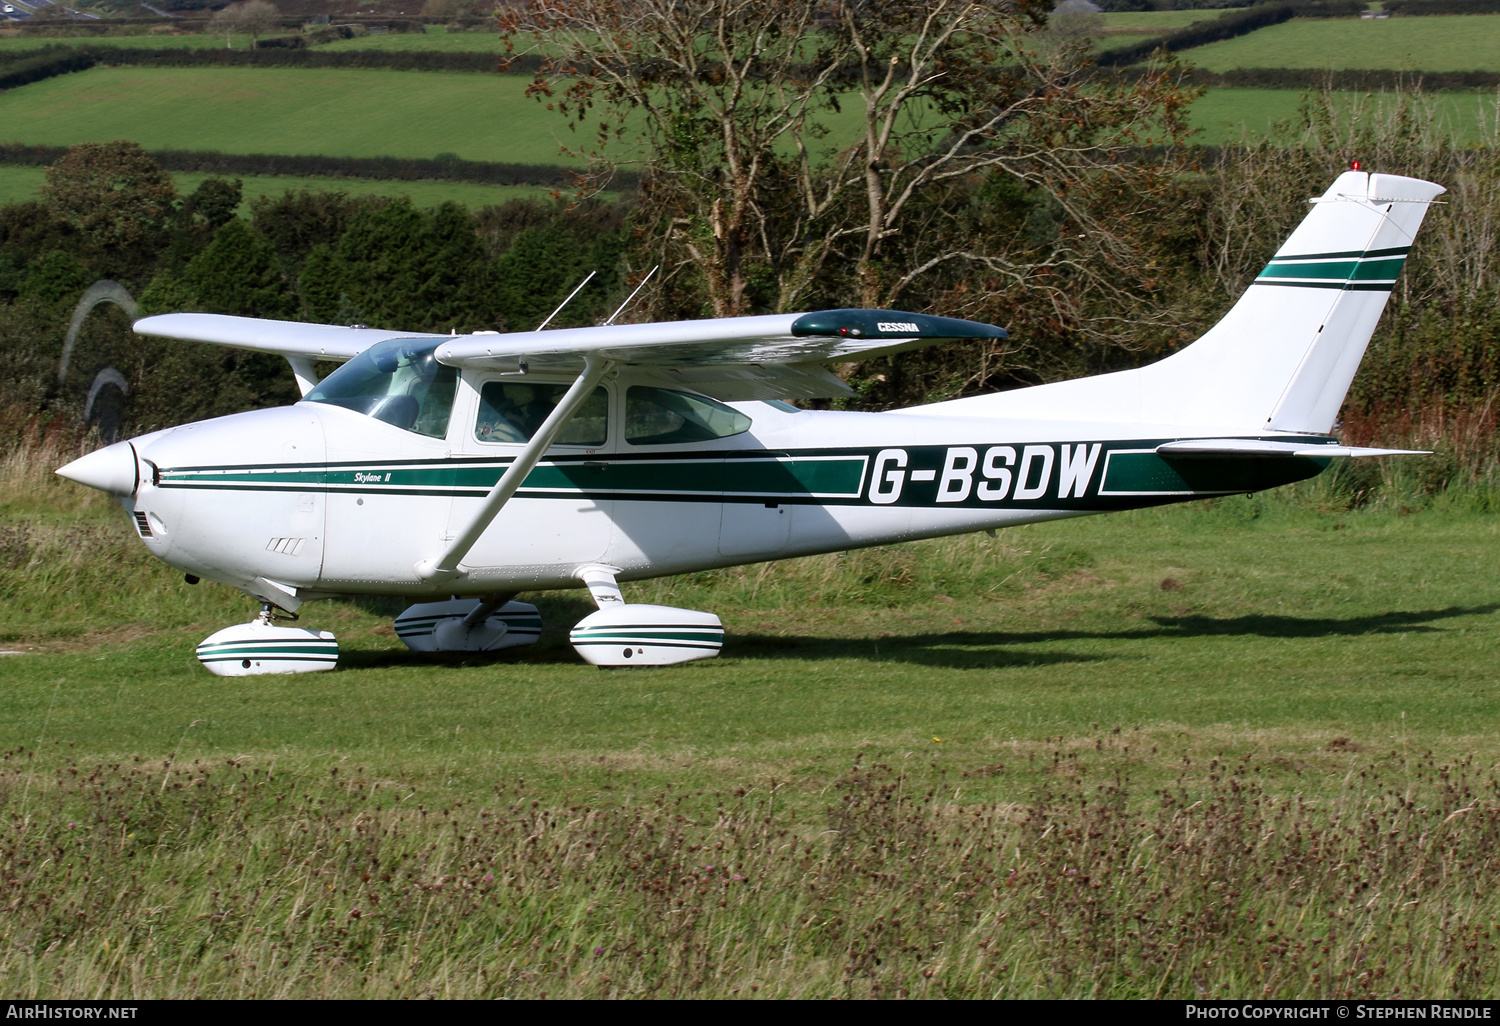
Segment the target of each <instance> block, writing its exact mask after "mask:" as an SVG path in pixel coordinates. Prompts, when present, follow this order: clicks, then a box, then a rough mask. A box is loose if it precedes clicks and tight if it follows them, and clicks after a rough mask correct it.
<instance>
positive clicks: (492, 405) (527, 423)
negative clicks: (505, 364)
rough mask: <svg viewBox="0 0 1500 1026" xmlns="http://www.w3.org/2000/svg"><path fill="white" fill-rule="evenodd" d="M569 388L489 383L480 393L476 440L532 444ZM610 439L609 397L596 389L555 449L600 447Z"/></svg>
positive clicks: (564, 428) (513, 382)
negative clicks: (559, 447) (581, 446)
mask: <svg viewBox="0 0 1500 1026" xmlns="http://www.w3.org/2000/svg"><path fill="white" fill-rule="evenodd" d="M569 387H570V386H568V385H547V384H538V383H535V382H530V381H490V382H487V383H486V384H485V385H484V387H483V388H481V389H480V390H479V416H478V418H477V419H476V420H475V422H474V437H475V438H477V439H479V440H480V441H481V442H501V443H506V444H511V445H521V444H524V443H526V442H529V441H531V436H532V435H534V434H536V432H537V429H538V428H540V427H541V426H542V422H543V421H545V420H546V419H547V416H548V414H550V413H551V412H552V409H553V407H555V406H556V405H557V404H558V403H559V402H561V401H562V397H563V396H564V395H566V394H567V392H568V388H569ZM608 435H609V393H608V392H607V391H606V390H604V389H602V388H596V389H594V394H593V395H591V396H589V397H588V398H587V399H585V400H584V401H583V405H582V406H580V407H579V408H578V411H577V412H576V413H574V414H573V419H572V420H570V421H568V423H566V424H564V425H563V429H562V431H561V432H560V433H559V434H558V436H557V440H556V441H555V442H554V443H553V444H554V445H587V446H600V445H603V444H604V441H605V438H606V437H607V436H608Z"/></svg>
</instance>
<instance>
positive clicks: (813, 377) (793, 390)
mask: <svg viewBox="0 0 1500 1026" xmlns="http://www.w3.org/2000/svg"><path fill="white" fill-rule="evenodd" d="M135 330H136V331H137V332H138V333H140V334H143V335H158V336H162V337H165V338H180V339H192V340H195V341H199V342H213V343H218V344H220V345H228V346H236V347H239V348H242V349H254V350H257V351H259V352H265V353H280V354H281V355H283V356H285V357H286V358H287V359H288V361H290V362H291V363H292V367H293V370H294V371H296V372H297V375H298V380H299V383H301V382H302V380H303V378H304V372H305V373H306V374H308V375H310V373H311V361H313V360H347V359H349V358H351V357H353V356H356V355H358V354H359V353H360V352H362V351H363V350H365V349H367V348H369V347H370V346H371V345H374V344H375V343H377V342H383V341H387V340H390V339H397V338H413V339H440V340H442V342H441V344H440V345H439V346H438V348H437V358H438V360H439V362H441V363H445V364H448V365H450V366H455V367H475V368H484V367H493V368H496V369H507V370H508V369H519V367H520V366H521V365H523V364H524V365H526V366H527V367H528V368H535V369H546V370H558V371H564V372H566V373H570V374H575V375H576V374H578V373H579V372H580V371H581V370H582V368H583V366H584V361H585V359H586V358H594V359H599V360H609V361H612V362H615V363H618V364H624V365H628V366H632V367H637V368H641V369H643V370H644V371H645V373H646V375H648V376H651V377H655V378H657V379H658V380H660V381H661V382H663V383H664V384H677V385H682V386H686V387H688V388H692V389H694V390H696V391H699V392H703V393H705V394H707V395H711V396H714V397H715V398H718V399H725V400H729V401H735V400H744V399H793V398H800V399H811V398H820V397H826V396H834V395H846V394H848V393H849V392H850V389H849V387H848V386H847V385H845V384H844V383H843V382H842V381H840V380H839V379H838V377H837V376H835V375H834V374H832V373H831V372H829V371H828V370H827V369H826V368H824V367H823V366H822V365H823V364H825V363H833V362H838V361H845V360H853V359H869V358H871V357H875V356H882V355H885V354H888V353H895V352H900V351H902V350H905V349H913V348H916V347H919V346H928V345H933V344H934V343H938V342H947V341H953V340H955V339H966V338H994V339H1000V338H1005V337H1007V336H1006V333H1005V329H1003V328H997V327H995V326H994V325H990V324H981V323H979V322H977V321H964V320H957V319H955V318H951V317H932V316H928V315H926V314H914V313H903V312H899V311H892V310H824V311H820V312H817V313H804V314H770V315H764V316H757V317H720V318H713V319H707V320H698V321H668V322H662V323H657V324H617V325H601V326H598V327H592V328H560V329H556V330H552V331H527V332H512V333H509V334H496V333H481V334H473V335H451V336H450V335H430V334H423V333H420V332H399V331H387V330H381V329H371V328H346V327H339V326H336V325H328V324H302V323H299V322H294V321H270V320H258V319H256V318H251V317H227V316H221V315H217V314H163V315H159V316H156V317H147V318H144V319H143V320H140V321H137V322H136V324H135ZM299 364H300V365H301V366H299ZM309 387H310V386H309ZM303 391H304V394H306V391H307V389H306V388H304V390H303Z"/></svg>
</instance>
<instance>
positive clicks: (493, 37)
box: [0, 25, 500, 53]
mask: <svg viewBox="0 0 1500 1026" xmlns="http://www.w3.org/2000/svg"><path fill="white" fill-rule="evenodd" d="M272 34H274V33H272ZM231 42H232V44H233V45H232V48H233V49H235V50H245V49H249V48H250V43H251V39H250V37H249V36H247V35H240V34H236V35H234V36H232V37H231ZM57 44H61V45H66V46H123V47H129V48H140V49H161V48H163V47H184V48H188V49H194V50H199V49H202V50H214V49H222V48H224V35H223V33H219V32H203V33H183V34H181V35H139V36H125V35H110V36H94V35H82V34H80V35H73V36H68V35H59V36H38V35H32V34H26V35H21V34H17V35H4V34H0V50H35V49H37V48H38V47H43V46H50V45H57ZM318 49H319V50H398V51H426V52H430V53H470V52H476V53H491V52H499V49H500V35H499V33H496V32H453V33H450V32H448V30H447V29H445V28H444V27H443V26H441V25H432V26H428V29H427V31H426V33H418V32H404V33H391V34H388V35H383V36H359V37H357V38H355V39H339V40H336V41H334V42H332V43H324V44H322V45H320V46H319V47H318Z"/></svg>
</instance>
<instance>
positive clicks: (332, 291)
mask: <svg viewBox="0 0 1500 1026" xmlns="http://www.w3.org/2000/svg"><path fill="white" fill-rule="evenodd" d="M493 284H494V283H493V272H492V268H491V266H490V264H489V261H488V260H487V259H486V258H485V254H484V251H483V249H482V248H481V246H480V244H479V238H478V236H477V235H476V234H475V232H474V222H473V219H472V218H471V217H470V216H469V213H468V211H466V210H465V209H464V208H463V207H460V206H458V205H457V204H454V203H444V204H442V205H440V206H438V207H437V208H435V209H434V210H432V211H428V212H424V211H421V210H418V209H416V208H415V207H414V206H413V205H412V203H411V201H410V200H409V199H406V198H404V197H403V198H401V199H397V200H393V201H392V202H390V203H388V204H386V205H385V206H382V207H371V206H365V207H362V208H360V209H359V210H358V211H357V212H356V213H355V214H354V215H353V216H352V217H351V218H350V219H349V223H348V227H347V228H346V230H345V231H344V233H343V234H342V236H341V237H340V238H339V240H338V243H337V245H335V246H333V247H330V248H329V249H327V250H321V249H314V251H313V252H312V253H310V254H309V255H308V258H307V261H306V263H305V264H304V265H303V267H302V274H301V278H300V285H301V293H302V296H303V299H304V302H305V304H306V308H307V311H308V313H309V315H310V316H312V317H313V318H314V319H319V320H330V321H333V322H335V323H350V322H351V321H358V322H360V323H370V324H381V325H385V326H389V327H399V328H411V329H412V330H421V331H448V330H453V329H457V330H460V331H468V330H475V329H478V328H483V327H487V326H489V325H491V324H493V323H494V322H495V301H494V288H493Z"/></svg>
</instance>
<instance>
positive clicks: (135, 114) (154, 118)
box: [0, 68, 579, 164]
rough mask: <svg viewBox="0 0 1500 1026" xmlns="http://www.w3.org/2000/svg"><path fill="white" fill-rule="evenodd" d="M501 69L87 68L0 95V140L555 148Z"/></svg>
mask: <svg viewBox="0 0 1500 1026" xmlns="http://www.w3.org/2000/svg"><path fill="white" fill-rule="evenodd" d="M525 86H526V81H525V79H524V78H521V77H519V76H512V75H472V74H471V75H444V74H430V73H427V72H410V71H343V70H340V71H324V70H303V69H294V68H277V69H271V68H218V69H197V68H94V69H92V70H90V71H85V72H80V73H77V74H72V75H62V76H59V77H57V78H53V79H48V80H47V81H44V82H38V83H35V84H33V85H29V86H25V87H24V88H21V89H12V90H8V91H6V92H3V93H0V125H3V126H4V128H3V130H0V131H3V132H4V133H5V137H6V139H7V140H11V141H20V142H27V143H33V144H36V143H42V144H48V145H55V146H71V145H73V144H75V143H80V142H106V141H109V140H111V139H120V138H126V139H131V140H133V141H135V142H137V143H140V144H141V145H142V146H143V147H145V148H146V149H151V150H155V149H179V150H219V151H221V152H225V153H287V154H325V155H331V156H341V157H381V156H390V157H433V156H436V155H438V154H440V153H453V154H456V155H457V156H459V157H461V158H463V159H465V160H488V161H501V162H506V163H519V164H565V163H579V161H576V160H572V159H570V158H568V157H566V156H563V155H560V153H559V149H560V147H561V145H562V144H563V143H564V142H575V141H576V140H575V139H570V138H569V135H570V133H569V131H568V127H567V124H566V123H565V122H564V121H563V120H562V118H561V117H559V116H558V115H557V114H555V113H553V112H551V111H548V110H547V109H546V108H545V107H544V106H543V105H542V104H540V103H536V102H533V101H530V100H527V99H526V98H525V97H524V95H523V93H524V90H525Z"/></svg>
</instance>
